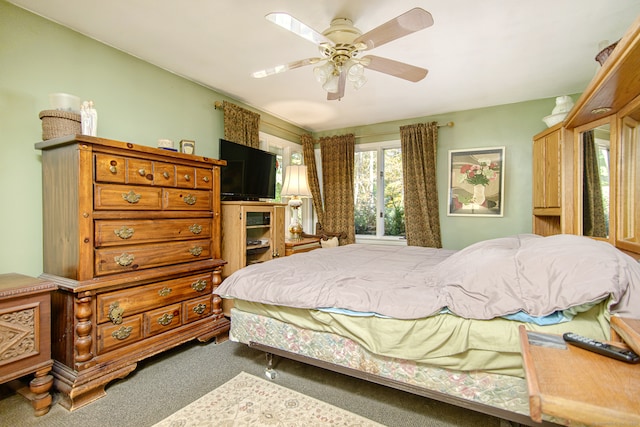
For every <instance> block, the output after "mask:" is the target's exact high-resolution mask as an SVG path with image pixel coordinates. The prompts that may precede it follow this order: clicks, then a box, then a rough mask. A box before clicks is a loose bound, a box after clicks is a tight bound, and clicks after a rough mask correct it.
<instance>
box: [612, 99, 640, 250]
mask: <svg viewBox="0 0 640 427" xmlns="http://www.w3.org/2000/svg"><path fill="white" fill-rule="evenodd" d="M621 116H622V121H621V125H622V126H621V132H620V133H621V134H620V147H619V153H618V156H619V158H620V162H619V164H618V167H619V172H618V176H619V182H618V204H617V209H618V215H617V230H616V231H617V232H616V246H619V247H621V248H622V249H626V250H630V251H632V252H635V253H640V213H639V212H640V135H639V134H638V130H639V129H638V128H639V125H640V105H638V103H636V107H635V109H632V110H631V111H630V112H628V113H625V114H622V115H621Z"/></svg>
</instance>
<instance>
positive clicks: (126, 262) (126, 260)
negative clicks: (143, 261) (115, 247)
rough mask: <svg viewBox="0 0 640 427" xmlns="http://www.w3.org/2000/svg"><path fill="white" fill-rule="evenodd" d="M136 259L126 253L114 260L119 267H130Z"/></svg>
mask: <svg viewBox="0 0 640 427" xmlns="http://www.w3.org/2000/svg"><path fill="white" fill-rule="evenodd" d="M134 258H135V257H134V256H133V255H131V254H128V253H126V252H125V253H123V254H122V255H120V256H117V257H115V258H113V259H114V261H115V262H116V263H117V264H118V265H119V266H121V267H128V266H130V265H131V263H132V262H133V260H134Z"/></svg>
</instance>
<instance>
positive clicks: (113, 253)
mask: <svg viewBox="0 0 640 427" xmlns="http://www.w3.org/2000/svg"><path fill="white" fill-rule="evenodd" d="M210 244H211V240H186V241H183V242H162V243H158V244H149V245H135V246H116V247H113V248H104V249H96V251H95V274H96V275H97V276H103V275H105V274H113V273H124V272H127V271H135V270H142V269H147V268H155V267H161V266H163V265H170V264H178V263H182V262H191V261H199V260H206V259H210V258H211V246H210Z"/></svg>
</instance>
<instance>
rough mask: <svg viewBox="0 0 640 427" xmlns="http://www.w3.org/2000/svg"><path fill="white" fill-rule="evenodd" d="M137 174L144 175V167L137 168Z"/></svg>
mask: <svg viewBox="0 0 640 427" xmlns="http://www.w3.org/2000/svg"><path fill="white" fill-rule="evenodd" d="M138 174H139V175H140V176H145V175H146V174H147V172H146V171H145V170H144V169H138Z"/></svg>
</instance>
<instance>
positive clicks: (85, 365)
mask: <svg viewBox="0 0 640 427" xmlns="http://www.w3.org/2000/svg"><path fill="white" fill-rule="evenodd" d="M36 148H37V149H40V150H42V175H43V176H42V178H43V209H44V211H43V240H44V274H43V275H42V277H43V278H46V279H48V280H51V281H53V282H54V283H56V284H57V285H58V290H57V291H56V292H55V294H54V295H53V300H52V310H53V313H54V316H53V331H52V337H53V339H52V354H53V359H54V365H53V370H52V372H53V376H54V384H55V387H56V389H57V390H58V391H59V392H60V395H61V401H60V403H61V404H62V405H63V406H64V407H66V408H67V409H69V410H74V409H77V408H79V407H81V406H84V405H86V404H88V403H91V402H92V401H94V400H96V399H98V398H100V397H102V396H103V395H104V394H105V391H104V388H105V386H106V385H107V384H108V383H109V382H110V381H112V380H114V379H117V378H123V377H125V376H126V375H127V374H129V373H130V372H131V371H133V370H134V369H135V368H136V363H137V362H138V361H140V360H142V359H145V358H147V357H149V356H152V355H154V354H157V353H159V352H162V351H165V350H167V349H169V348H171V347H174V346H176V345H179V344H181V343H184V342H186V341H188V340H191V339H194V338H197V339H198V340H200V341H206V340H209V339H211V338H213V337H215V336H218V335H220V334H224V333H226V332H227V331H228V330H229V320H228V319H226V318H225V317H224V315H223V314H222V301H221V298H220V297H219V296H217V295H213V290H214V289H215V288H216V287H217V286H218V285H219V284H220V283H221V281H222V278H221V272H222V267H223V266H224V264H225V261H223V260H222V259H221V243H220V189H219V185H220V167H221V166H223V165H224V164H225V162H224V161H220V160H215V159H209V158H206V157H200V156H194V155H187V154H182V153H175V152H172V151H167V150H162V149H158V148H152V147H146V146H140V145H136V144H131V143H127V142H121V141H114V140H109V139H104V138H96V137H89V136H84V135H76V136H68V137H62V138H57V139H52V140H48V141H44V142H40V143H38V144H36Z"/></svg>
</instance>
